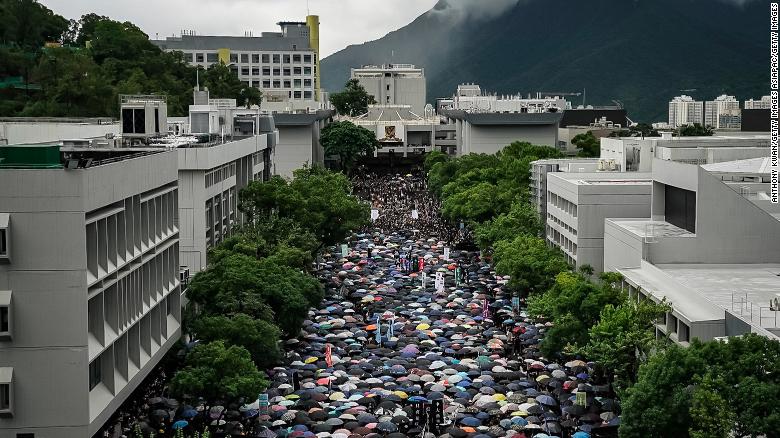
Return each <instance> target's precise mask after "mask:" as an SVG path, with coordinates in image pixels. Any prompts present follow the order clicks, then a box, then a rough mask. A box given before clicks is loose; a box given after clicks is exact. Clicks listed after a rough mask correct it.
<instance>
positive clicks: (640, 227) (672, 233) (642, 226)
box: [607, 219, 695, 238]
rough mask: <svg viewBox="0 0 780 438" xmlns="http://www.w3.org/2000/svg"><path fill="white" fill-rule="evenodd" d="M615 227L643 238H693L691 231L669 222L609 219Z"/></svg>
mask: <svg viewBox="0 0 780 438" xmlns="http://www.w3.org/2000/svg"><path fill="white" fill-rule="evenodd" d="M607 220H608V221H611V222H612V223H614V224H615V225H617V226H619V227H621V228H623V229H625V230H626V231H629V232H630V233H632V234H634V235H637V236H639V237H642V238H653V237H693V236H695V234H693V233H691V232H690V231H688V230H686V229H683V228H680V227H678V226H676V225H672V224H670V223H669V222H664V221H654V220H650V219H607Z"/></svg>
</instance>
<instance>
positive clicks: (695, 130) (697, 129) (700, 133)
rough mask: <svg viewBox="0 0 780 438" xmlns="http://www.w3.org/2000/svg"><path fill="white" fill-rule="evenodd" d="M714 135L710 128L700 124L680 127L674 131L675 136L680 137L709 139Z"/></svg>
mask: <svg viewBox="0 0 780 438" xmlns="http://www.w3.org/2000/svg"><path fill="white" fill-rule="evenodd" d="M714 133H715V130H714V129H713V128H712V126H703V125H702V124H701V123H694V124H693V125H682V126H680V127H679V128H677V129H676V130H675V134H676V135H677V136H680V137H710V136H712V134H714Z"/></svg>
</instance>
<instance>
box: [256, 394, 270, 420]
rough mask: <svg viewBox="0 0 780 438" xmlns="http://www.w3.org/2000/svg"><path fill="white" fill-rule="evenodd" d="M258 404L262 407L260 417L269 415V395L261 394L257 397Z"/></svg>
mask: <svg viewBox="0 0 780 438" xmlns="http://www.w3.org/2000/svg"><path fill="white" fill-rule="evenodd" d="M257 404H258V405H259V406H260V408H259V409H258V411H260V415H266V414H268V405H269V403H268V394H260V395H258V396H257Z"/></svg>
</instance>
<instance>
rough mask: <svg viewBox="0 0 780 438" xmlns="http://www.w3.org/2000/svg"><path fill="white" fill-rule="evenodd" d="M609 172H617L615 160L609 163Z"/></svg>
mask: <svg viewBox="0 0 780 438" xmlns="http://www.w3.org/2000/svg"><path fill="white" fill-rule="evenodd" d="M607 164H608V167H609V170H615V169H617V163H615V160H609V161H608V162H607Z"/></svg>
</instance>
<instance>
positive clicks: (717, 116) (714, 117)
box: [704, 94, 742, 129]
mask: <svg viewBox="0 0 780 438" xmlns="http://www.w3.org/2000/svg"><path fill="white" fill-rule="evenodd" d="M704 124H705V125H706V126H712V127H713V128H715V129H740V126H741V124H742V114H741V113H740V110H739V101H738V100H737V98H735V97H734V96H727V95H725V94H724V95H721V96H718V97H716V98H715V100H708V101H707V102H705V104H704Z"/></svg>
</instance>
